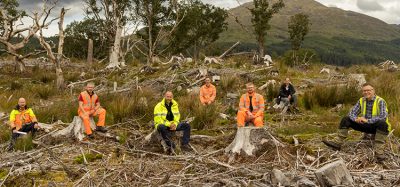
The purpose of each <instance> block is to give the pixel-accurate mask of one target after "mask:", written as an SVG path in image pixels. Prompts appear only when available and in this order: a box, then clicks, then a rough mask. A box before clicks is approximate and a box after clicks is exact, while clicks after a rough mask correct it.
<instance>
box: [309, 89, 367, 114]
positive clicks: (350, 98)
mask: <svg viewBox="0 0 400 187" xmlns="http://www.w3.org/2000/svg"><path fill="white" fill-rule="evenodd" d="M358 98H360V94H359V91H358V90H357V89H356V87H355V86H348V87H347V86H316V87H314V88H313V89H311V90H309V91H306V92H305V93H304V97H303V104H304V107H305V108H306V109H307V110H311V109H312V108H314V107H315V106H320V107H334V106H336V105H337V104H350V103H355V102H356V101H357V99H358Z"/></svg>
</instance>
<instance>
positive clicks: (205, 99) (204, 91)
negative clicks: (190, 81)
mask: <svg viewBox="0 0 400 187" xmlns="http://www.w3.org/2000/svg"><path fill="white" fill-rule="evenodd" d="M204 82H205V84H204V85H203V86H202V87H201V88H200V102H201V104H203V105H209V104H211V103H213V102H214V101H215V96H216V95H217V91H216V89H215V86H214V85H212V84H211V79H210V78H208V77H207V78H206V79H205V80H204Z"/></svg>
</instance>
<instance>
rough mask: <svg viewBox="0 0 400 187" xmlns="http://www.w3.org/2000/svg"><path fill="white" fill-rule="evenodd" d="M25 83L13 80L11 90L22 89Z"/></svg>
mask: <svg viewBox="0 0 400 187" xmlns="http://www.w3.org/2000/svg"><path fill="white" fill-rule="evenodd" d="M22 87H23V85H22V84H21V83H19V82H18V81H13V82H11V84H10V89H11V90H20V89H22Z"/></svg>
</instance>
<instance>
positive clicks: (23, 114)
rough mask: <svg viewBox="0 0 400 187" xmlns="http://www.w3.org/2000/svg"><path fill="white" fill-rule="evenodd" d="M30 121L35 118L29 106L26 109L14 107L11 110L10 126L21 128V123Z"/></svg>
mask: <svg viewBox="0 0 400 187" xmlns="http://www.w3.org/2000/svg"><path fill="white" fill-rule="evenodd" d="M32 121H37V120H36V116H35V114H34V113H33V110H32V109H31V108H28V109H27V110H23V111H19V110H15V109H14V110H12V111H11V114H10V124H11V126H12V127H15V128H16V130H19V129H21V128H22V125H24V124H26V123H31V122H32Z"/></svg>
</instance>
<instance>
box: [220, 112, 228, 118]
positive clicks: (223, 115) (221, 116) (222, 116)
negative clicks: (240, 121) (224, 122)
mask: <svg viewBox="0 0 400 187" xmlns="http://www.w3.org/2000/svg"><path fill="white" fill-rule="evenodd" d="M219 117H220V118H222V119H229V116H228V115H226V114H223V113H219Z"/></svg>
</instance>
